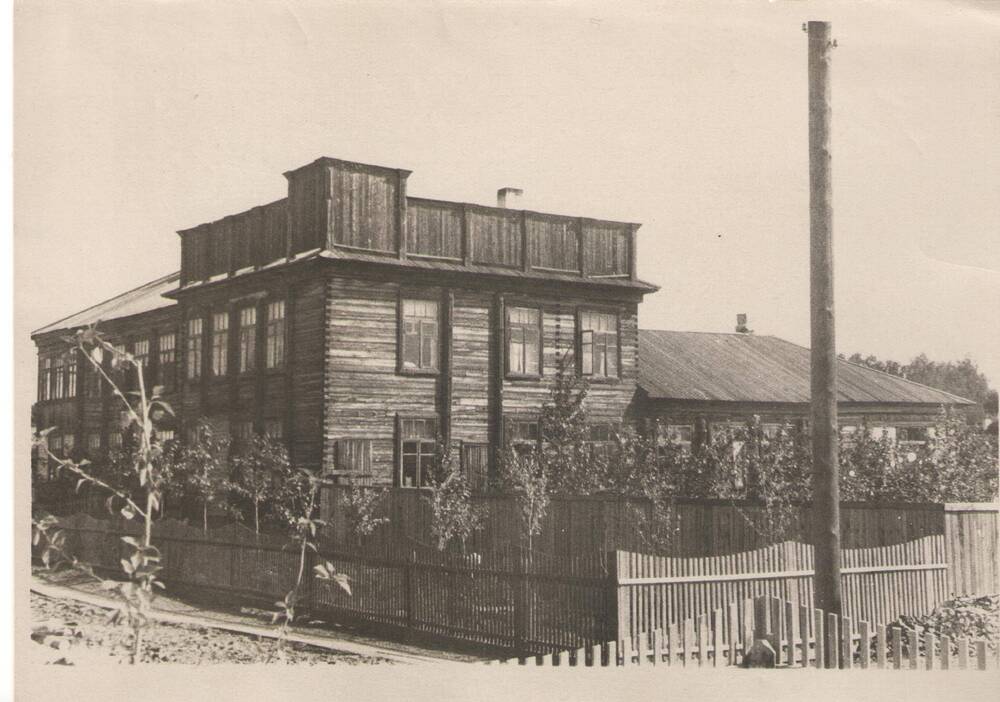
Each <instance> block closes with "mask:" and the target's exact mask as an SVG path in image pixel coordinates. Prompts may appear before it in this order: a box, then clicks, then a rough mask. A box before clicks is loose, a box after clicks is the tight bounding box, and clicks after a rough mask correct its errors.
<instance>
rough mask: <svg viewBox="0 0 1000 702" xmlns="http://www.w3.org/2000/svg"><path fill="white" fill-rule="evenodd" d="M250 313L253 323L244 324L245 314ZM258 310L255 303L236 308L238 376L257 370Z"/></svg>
mask: <svg viewBox="0 0 1000 702" xmlns="http://www.w3.org/2000/svg"><path fill="white" fill-rule="evenodd" d="M248 312H249V313H252V316H253V322H252V323H250V324H247V323H246V322H245V316H246V314H247V313H248ZM258 313H259V310H258V305H257V304H256V303H254V304H251V305H243V306H241V307H239V308H238V311H237V315H236V316H237V328H236V337H237V349H238V354H237V356H238V357H237V359H236V360H237V363H236V371H237V373H239V374H240V375H245V374H247V373H253V372H255V371H256V370H257V334H258V332H259V330H258V324H257V318H258V317H259V316H260V315H259V314H258Z"/></svg>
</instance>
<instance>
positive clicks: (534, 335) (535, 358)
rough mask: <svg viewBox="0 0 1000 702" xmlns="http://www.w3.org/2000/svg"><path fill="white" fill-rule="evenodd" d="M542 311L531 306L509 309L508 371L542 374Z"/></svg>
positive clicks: (518, 374) (512, 372) (532, 374)
mask: <svg viewBox="0 0 1000 702" xmlns="http://www.w3.org/2000/svg"><path fill="white" fill-rule="evenodd" d="M541 338H542V312H541V310H538V309H533V308H530V307H510V308H508V309H507V373H508V374H510V375H514V376H532V377H537V376H539V375H541V357H542V342H541Z"/></svg>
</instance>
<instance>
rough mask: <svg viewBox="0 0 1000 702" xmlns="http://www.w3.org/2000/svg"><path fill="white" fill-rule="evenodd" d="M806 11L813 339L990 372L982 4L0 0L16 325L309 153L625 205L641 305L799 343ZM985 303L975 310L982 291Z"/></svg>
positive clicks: (27, 358) (644, 314)
mask: <svg viewBox="0 0 1000 702" xmlns="http://www.w3.org/2000/svg"><path fill="white" fill-rule="evenodd" d="M806 20H829V21H831V22H832V24H833V35H834V37H836V39H837V42H838V47H837V48H836V49H835V50H834V51H833V59H832V60H833V64H832V94H833V132H832V153H833V161H832V167H833V208H834V250H835V266H836V272H835V276H836V282H835V290H836V324H837V343H838V351H841V352H844V353H846V354H850V353H853V352H855V351H858V352H863V353H865V354H875V355H877V356H879V357H881V358H891V359H895V360H898V361H908V360H909V359H911V358H912V357H913V356H915V355H917V354H919V353H926V354H927V355H928V356H929V357H930V358H932V359H935V360H942V361H944V360H958V359H960V358H963V357H965V356H970V357H971V358H972V359H973V360H975V361H976V362H977V363H978V364H979V366H980V368H981V369H982V370H983V371H985V372H986V373H987V375H988V377H989V378H990V380H991V381H992V383H993V385H994V386H996V385H997V384H998V383H1000V354H998V351H997V349H998V348H1000V331H998V326H997V323H996V318H995V317H994V316H993V315H994V314H996V309H997V302H998V300H1000V237H998V236H997V233H998V229H1000V196H998V192H1000V138H998V137H1000V80H998V79H997V76H998V75H1000V3H996V4H991V3H988V2H982V3H980V2H957V1H955V2H949V1H947V0H938V1H936V2H932V3H928V2H923V1H919V0H910V1H909V2H906V3H893V4H891V5H890V4H888V3H884V2H875V1H871V2H851V3H848V2H838V3H824V2H802V1H796V0H792V1H788V2H766V1H764V0H761V1H755V2H743V3H739V2H737V3H725V4H720V3H683V2H673V3H659V4H654V3H643V4H630V3H628V2H616V3H610V2H609V3H603V4H588V3H582V2H580V3H568V2H551V3H513V2H483V3H475V4H474V3H471V2H465V3H444V2H438V3H419V2H408V3H402V2H391V3H389V2H383V3H369V4H360V3H336V2H327V3H312V2H292V1H288V2H281V3H268V2H258V3H252V4H251V3H225V2H212V3H207V2H197V3H196V2H142V3H140V2H114V3H112V2H103V1H100V0H98V1H95V2H89V3H86V4H84V3H71V2H53V1H31V2H19V3H15V52H14V62H15V63H14V71H15V73H14V120H15V122H14V127H15V137H14V138H15V141H14V158H15V160H14V217H15V229H14V231H15V242H14V250H15V269H16V273H15V320H14V330H13V333H14V348H15V364H16V368H15V372H16V386H15V393H16V397H15V417H20V418H23V417H26V416H27V408H28V406H29V405H30V403H31V402H32V399H33V394H34V387H35V385H34V374H35V357H34V347H33V345H32V343H31V341H30V332H31V330H33V329H36V328H39V327H41V326H44V325H46V324H48V323H50V322H52V321H55V320H57V319H60V318H62V317H64V316H66V315H68V314H70V313H73V312H75V311H77V310H79V309H82V308H84V307H86V306H89V305H91V304H94V303H96V302H99V301H101V300H103V299H105V298H107V297H110V296H113V295H115V294H117V293H120V292H123V291H125V290H128V289H130V288H134V287H136V286H138V285H140V284H142V283H144V282H146V281H149V280H151V279H153V278H155V277H158V276H160V275H162V274H165V273H168V272H171V271H173V270H176V269H177V268H178V267H179V262H180V249H179V239H178V237H177V235H176V234H175V232H176V230H178V229H183V228H187V227H191V226H193V225H195V224H198V223H200V222H204V221H209V220H213V219H217V218H220V217H222V216H224V215H226V214H230V213H234V212H238V211H241V210H244V209H247V208H249V207H252V206H254V205H257V204H262V203H265V202H270V201H272V200H275V199H278V198H280V197H282V196H283V195H284V194H285V187H286V186H285V179H284V178H283V177H282V175H281V173H282V172H283V171H286V170H289V169H291V168H294V167H297V166H300V165H303V164H305V163H308V162H310V161H312V160H314V159H315V158H317V157H318V156H321V155H325V156H333V157H338V158H344V159H348V160H354V161H362V162H367V163H374V164H380V165H387V166H394V167H400V168H407V169H410V170H412V171H413V174H412V175H411V176H410V178H409V182H408V192H409V194H411V195H416V196H422V197H431V198H441V199H448V200H459V201H468V202H479V203H483V204H492V203H493V202H494V201H495V193H496V190H497V188H499V187H502V186H513V187H519V188H523V189H524V191H525V195H524V197H523V198H522V202H523V206H524V207H526V208H528V209H533V210H540V211H548V212H556V213H562V214H571V215H580V216H592V217H599V218H607V219H614V220H623V221H635V222H642V223H643V226H642V228H641V229H640V230H639V256H638V260H639V275H640V277H641V278H643V279H645V280H648V281H651V282H653V283H656V284H657V285H659V286H660V287H661V289H660V291H659V292H657V293H656V294H653V295H651V296H649V297H647V298H646V301H645V302H644V303H643V304H642V305H641V306H640V324H641V326H642V327H644V328H651V329H684V330H703V331H732V330H733V327H734V325H735V317H736V314H737V313H740V312H745V313H747V314H748V315H749V317H750V327H751V328H752V329H754V330H755V332H756V333H758V334H773V335H776V336H779V337H782V338H785V339H788V340H791V341H794V342H798V343H801V344H803V345H807V344H808V340H809V299H808V293H809V275H808V236H809V230H808V151H807V110H806V94H807V84H806V79H807V75H806V41H807V40H806V35H805V34H804V33H803V32H802V30H801V24H802V22H804V21H806ZM990 310H993V312H991V311H990Z"/></svg>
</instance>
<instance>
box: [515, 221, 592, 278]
mask: <svg viewBox="0 0 1000 702" xmlns="http://www.w3.org/2000/svg"><path fill="white" fill-rule="evenodd" d="M579 225H580V221H579V220H578V219H575V218H571V217H554V216H543V215H538V214H535V213H531V214H529V215H527V216H526V219H525V226H526V227H527V235H528V258H529V260H530V262H531V266H532V267H533V268H546V269H550V270H559V271H579V270H580V256H579V243H580V240H579V237H580V227H579Z"/></svg>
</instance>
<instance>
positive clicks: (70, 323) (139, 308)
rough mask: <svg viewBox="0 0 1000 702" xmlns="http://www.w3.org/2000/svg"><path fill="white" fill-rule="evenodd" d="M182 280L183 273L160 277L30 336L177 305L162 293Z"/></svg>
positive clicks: (173, 287) (38, 330)
mask: <svg viewBox="0 0 1000 702" xmlns="http://www.w3.org/2000/svg"><path fill="white" fill-rule="evenodd" d="M180 277H181V274H180V272H179V271H178V272H175V273H170V274H169V275H165V276H163V277H162V278H157V279H156V280H153V281H150V282H148V283H146V284H145V285H141V286H139V287H138V288H135V289H134V290H129V291H128V292H126V293H122V294H121V295H117V296H115V297H112V298H111V299H109V300H105V301H104V302H100V303H98V304H96V305H94V306H93V307H88V308H87V309H85V310H82V311H80V312H77V313H76V314H72V315H70V316H69V317H65V318H63V319H60V320H59V321H57V322H53V323H52V324H49V325H48V326H45V327H42V328H41V329H36V330H35V331H33V332H32V333H31V335H32V336H36V335H38V334H46V333H48V332H52V331H56V330H58V329H75V328H77V327H85V326H87V325H89V324H95V323H97V322H100V321H108V320H110V319H116V318H118V317H128V316H129V315H133V314H139V313H141V312H149V311H150V310H155V309H159V308H161V307H170V306H171V305H176V304H177V303H176V302H175V301H174V300H171V299H169V298H166V297H163V294H164V293H166V292H168V291H170V290H173V289H175V288H176V287H177V283H178V281H180Z"/></svg>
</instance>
